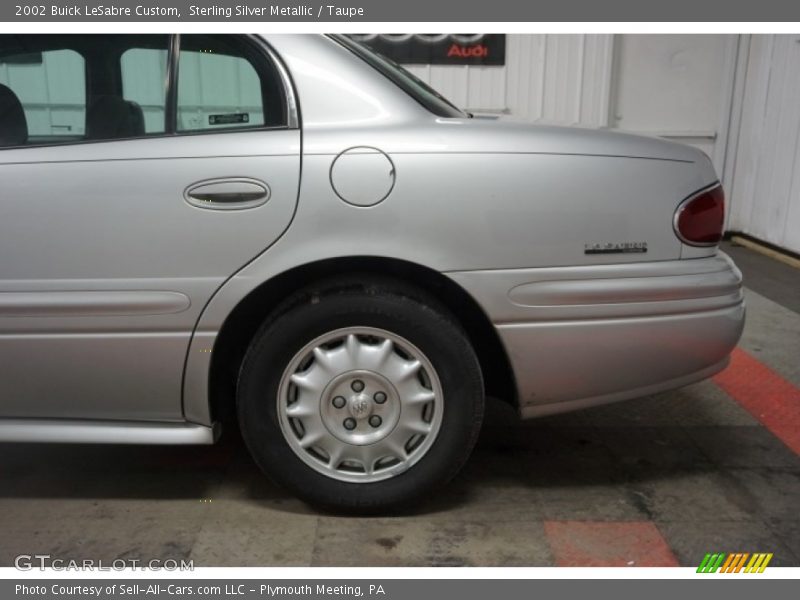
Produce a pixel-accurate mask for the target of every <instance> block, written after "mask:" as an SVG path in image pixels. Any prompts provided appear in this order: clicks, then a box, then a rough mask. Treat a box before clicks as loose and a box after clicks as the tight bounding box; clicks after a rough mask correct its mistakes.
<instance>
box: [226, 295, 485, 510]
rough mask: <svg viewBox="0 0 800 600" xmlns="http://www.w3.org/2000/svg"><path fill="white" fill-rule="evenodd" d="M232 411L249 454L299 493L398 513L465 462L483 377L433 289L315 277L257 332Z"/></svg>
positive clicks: (337, 504) (324, 503)
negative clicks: (312, 284) (427, 291)
mask: <svg viewBox="0 0 800 600" xmlns="http://www.w3.org/2000/svg"><path fill="white" fill-rule="evenodd" d="M381 394H383V395H381ZM237 410H238V417H239V423H240V428H241V431H242V435H243V437H244V440H245V443H246V444H247V447H248V448H249V450H250V453H251V454H252V456H253V458H254V460H255V462H256V463H257V464H258V466H259V467H260V468H261V469H262V470H263V471H264V472H265V473H266V474H267V475H269V476H270V477H271V478H272V479H274V480H275V481H276V482H277V483H279V484H280V485H282V486H284V487H285V488H287V489H288V490H290V491H291V492H293V493H294V494H296V495H297V496H299V497H300V498H302V499H304V500H305V501H307V502H309V503H311V504H314V505H316V506H319V507H321V508H325V509H328V510H334V511H345V512H362V513H366V512H371V513H374V512H381V511H399V510H404V509H407V508H410V507H411V506H412V505H413V504H415V503H416V502H417V501H418V500H419V499H421V498H424V497H426V495H428V494H430V492H431V491H432V490H434V489H435V488H437V487H438V486H440V485H443V484H444V483H446V482H448V481H449V480H450V479H452V478H453V477H454V476H455V475H456V473H457V472H458V471H459V470H460V469H461V467H462V466H463V465H464V463H465V462H466V460H467V458H468V457H469V454H470V452H471V451H472V448H473V446H474V445H475V442H476V440H477V437H478V433H479V430H480V426H481V421H482V418H483V410H484V392H483V379H482V375H481V370H480V365H479V363H478V359H477V357H476V355H475V352H474V351H473V349H472V346H471V345H470V343H469V341H468V339H467V336H466V334H465V332H464V331H463V329H462V328H461V327H460V325H459V324H458V323H457V321H456V320H455V318H453V317H452V315H450V314H449V313H448V311H447V310H446V309H445V308H444V307H442V306H441V305H439V303H438V302H436V301H435V299H433V298H430V297H428V296H427V295H426V294H424V293H422V292H420V291H419V290H416V289H414V288H409V287H406V286H403V285H401V284H397V283H393V282H378V281H375V280H374V279H373V280H372V281H371V282H369V283H366V284H364V283H357V282H351V283H342V282H338V283H334V282H331V283H328V284H325V283H323V284H321V285H318V286H315V287H314V288H311V289H307V290H304V291H302V292H300V293H298V294H296V295H294V296H293V297H291V298H290V299H288V300H287V301H286V302H285V303H284V304H283V305H282V306H281V307H279V308H278V309H277V310H276V311H275V312H274V313H273V314H272V315H271V317H270V318H268V319H267V321H266V322H265V323H264V324H263V325H262V327H261V328H260V330H259V331H258V332H257V333H256V335H255V336H254V339H253V341H252V343H251V345H250V348H249V349H248V351H247V353H246V355H245V358H244V360H243V363H242V368H241V371H240V376H239V382H238V387H237Z"/></svg>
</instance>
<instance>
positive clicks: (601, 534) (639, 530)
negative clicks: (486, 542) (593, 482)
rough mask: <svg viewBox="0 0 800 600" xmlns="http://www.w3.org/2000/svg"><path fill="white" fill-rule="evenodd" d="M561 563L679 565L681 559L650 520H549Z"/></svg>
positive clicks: (549, 531)
mask: <svg viewBox="0 0 800 600" xmlns="http://www.w3.org/2000/svg"><path fill="white" fill-rule="evenodd" d="M544 531H545V534H546V535H547V539H548V541H549V542H550V548H551V549H552V551H553V556H554V558H555V561H556V566H559V567H628V566H630V567H634V566H635V567H676V566H678V561H677V559H676V558H675V555H674V554H672V551H671V550H670V549H669V546H668V545H667V542H666V541H665V540H664V538H663V537H662V536H661V533H660V532H659V531H658V528H657V527H656V526H655V525H654V524H653V523H650V522H647V521H642V522H636V521H634V522H627V521H614V522H609V521H545V522H544Z"/></svg>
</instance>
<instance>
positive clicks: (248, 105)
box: [177, 35, 284, 132]
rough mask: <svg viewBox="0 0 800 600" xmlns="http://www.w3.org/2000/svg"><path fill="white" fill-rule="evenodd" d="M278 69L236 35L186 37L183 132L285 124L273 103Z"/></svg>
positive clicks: (180, 89) (180, 83)
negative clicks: (235, 36)
mask: <svg viewBox="0 0 800 600" xmlns="http://www.w3.org/2000/svg"><path fill="white" fill-rule="evenodd" d="M276 85H277V81H276V73H275V72H274V71H273V70H272V69H271V68H269V65H268V64H267V63H266V61H264V60H263V56H260V54H259V53H254V52H253V51H252V49H251V48H250V46H248V45H247V44H243V43H241V40H238V39H237V38H233V37H231V36H212V35H187V36H181V49H180V61H179V65H178V108H177V130H178V132H191V131H214V130H217V129H243V128H254V127H264V126H265V125H270V126H275V125H282V124H284V123H283V116H282V114H281V113H282V110H281V107H280V105H278V104H276V103H275V102H274V99H273V101H272V102H270V99H271V98H270V95H271V93H272V94H274V92H271V91H270V90H272V89H274V88H275V86H276Z"/></svg>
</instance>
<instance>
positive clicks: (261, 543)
mask: <svg viewBox="0 0 800 600" xmlns="http://www.w3.org/2000/svg"><path fill="white" fill-rule="evenodd" d="M726 249H727V250H729V251H730V252H731V254H733V255H734V256H735V257H736V259H737V260H738V262H739V264H740V265H741V267H742V268H743V271H745V277H746V284H747V286H748V290H747V301H748V311H749V312H748V322H747V327H746V331H745V335H744V338H743V339H742V342H741V348H742V349H743V350H744V352H746V353H747V354H748V355H749V356H751V357H754V358H755V359H757V360H758V361H759V362H760V363H761V364H763V365H766V366H767V367H769V369H770V372H771V373H773V374H774V375H775V376H776V377H778V378H779V379H781V381H783V382H784V384H787V382H788V384H787V385H788V386H789V388H783V389H790V390H794V391H793V392H792V393H794V394H795V396H796V395H797V389H798V388H800V314H798V311H799V310H800V306H798V301H799V300H800V271H798V270H795V269H792V268H791V267H787V266H785V265H782V264H780V263H777V262H775V261H772V260H770V259H768V258H765V257H762V256H760V255H758V254H755V253H753V252H752V251H750V250H746V249H744V248H730V247H728V248H726ZM723 383H724V382H723V381H721V380H716V379H715V380H714V381H706V382H703V383H700V384H697V385H693V386H690V387H688V388H684V389H682V390H678V391H675V392H670V393H665V394H660V395H657V396H653V397H648V398H643V399H639V400H635V401H630V402H626V403H622V404H617V405H613V406H608V407H603V408H597V409H592V410H586V411H583V412H579V413H572V414H568V415H561V416H557V417H550V418H546V419H541V420H537V421H531V422H524V423H519V422H517V421H515V419H514V417H513V414H511V413H510V412H509V411H508V410H506V409H505V407H504V406H503V405H501V404H499V403H496V402H493V403H492V404H491V405H490V406H489V414H488V419H487V425H486V427H485V430H484V432H483V434H482V437H481V440H480V442H479V444H478V447H477V449H476V451H475V453H474V455H473V457H472V459H471V460H470V462H469V464H468V465H467V467H466V468H465V470H464V471H463V473H462V474H461V475H460V476H459V477H458V478H457V480H456V481H454V482H453V483H452V484H451V485H450V486H449V487H447V488H446V489H444V490H443V491H442V492H441V493H440V494H439V495H438V496H437V497H435V498H433V499H432V500H431V501H430V502H428V503H427V504H426V505H425V506H423V507H421V508H419V509H417V510H416V511H415V512H414V513H413V514H410V515H403V516H398V517H391V518H390V517H385V518H343V517H336V516H330V515H324V514H317V513H315V512H314V511H312V510H311V509H309V508H307V507H306V506H304V505H303V504H302V503H301V502H299V501H297V500H295V499H294V498H292V497H291V496H289V495H288V494H287V493H285V492H284V491H283V490H281V489H279V488H277V487H276V486H274V485H273V484H271V483H270V482H269V481H268V480H267V479H265V478H264V477H262V476H261V474H260V473H259V472H258V471H257V469H256V467H255V466H254V465H253V463H252V461H251V460H250V459H249V457H248V455H247V453H246V451H245V449H244V447H243V445H242V443H241V441H240V439H239V438H238V436H237V435H228V436H227V437H226V438H225V439H224V442H223V443H222V444H221V445H219V446H215V447H183V448H181V447H178V448H170V447H167V448H154V447H113V446H108V447H106V446H53V445H51V446H35V445H11V444H7V445H2V446H0V565H2V566H11V564H12V563H13V558H14V556H16V555H17V554H22V553H25V554H34V553H49V554H52V555H53V556H58V557H62V558H94V559H104V560H112V559H115V558H140V559H150V558H191V559H194V563H195V566H251V565H258V566H277V565H346V566H366V565H419V566H426V565H475V566H495V565H509V566H510V565H527V566H536V565H541V566H543V565H553V564H559V565H566V564H576V565H673V564H681V565H688V566H695V565H697V564H699V562H700V560H701V559H702V557H703V555H704V554H705V553H706V552H719V551H722V552H738V551H743V552H772V553H774V558H773V561H772V563H771V564H772V565H774V566H777V565H792V566H798V565H800V511H798V505H799V504H798V501H799V500H800V457H799V456H798V455H797V454H796V452H795V451H792V450H791V449H790V448H789V447H787V445H785V444H784V443H783V442H782V441H781V440H780V439H779V438H778V437H776V435H774V434H773V432H771V431H770V429H768V428H767V427H764V426H763V425H761V424H760V423H759V421H758V420H757V419H756V418H755V417H754V416H753V415H752V414H751V412H749V411H748V410H747V409H746V408H745V407H744V406H743V405H742V404H741V403H740V402H739V401H737V400H736V398H735V396H736V394H735V393H734V394H729V393H726V392H725V391H723V387H724V386H723V385H722V384H723ZM795 396H793V397H795ZM789 408H790V410H794V411H795V414H796V413H797V410H798V407H797V406H795V405H791V406H790V407H789Z"/></svg>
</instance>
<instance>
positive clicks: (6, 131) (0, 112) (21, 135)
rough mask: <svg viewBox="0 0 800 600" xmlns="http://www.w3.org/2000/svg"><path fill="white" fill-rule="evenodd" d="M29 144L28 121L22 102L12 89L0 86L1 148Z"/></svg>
mask: <svg viewBox="0 0 800 600" xmlns="http://www.w3.org/2000/svg"><path fill="white" fill-rule="evenodd" d="M27 142H28V121H27V119H26V118H25V110H24V109H23V108H22V102H20V101H19V98H17V95H16V94H15V93H14V92H13V91H12V90H11V88H9V87H7V86H5V85H3V84H0V146H22V145H24V144H26V143H27Z"/></svg>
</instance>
